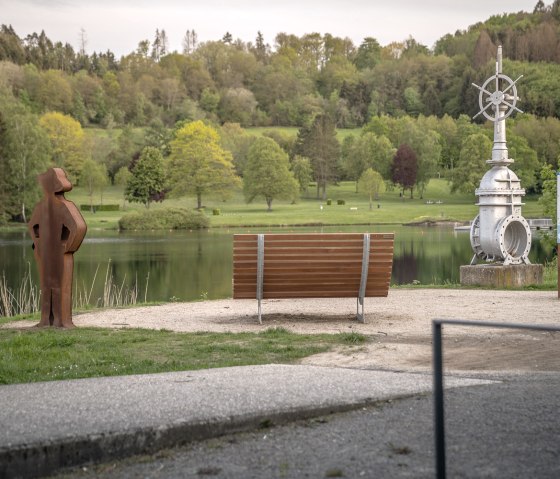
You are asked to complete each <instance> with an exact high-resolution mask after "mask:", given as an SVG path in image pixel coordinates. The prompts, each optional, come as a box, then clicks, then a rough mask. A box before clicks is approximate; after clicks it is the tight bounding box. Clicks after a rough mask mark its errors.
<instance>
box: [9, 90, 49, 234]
mask: <svg viewBox="0 0 560 479" xmlns="http://www.w3.org/2000/svg"><path fill="white" fill-rule="evenodd" d="M49 149H50V145H49V139H48V137H47V135H46V134H45V132H44V131H43V129H42V128H41V127H40V126H39V124H38V122H37V118H36V117H35V116H34V115H32V114H30V113H28V112H27V111H25V109H23V108H22V107H21V106H20V105H18V104H16V103H15V101H12V100H11V99H10V98H2V95H1V92H0V190H1V192H0V217H1V216H3V215H4V214H7V215H8V216H9V217H11V218H14V219H15V218H17V219H19V220H21V221H23V222H24V223H26V222H27V208H28V207H29V206H31V205H33V204H35V203H36V202H37V201H38V200H39V198H40V194H41V191H40V188H39V186H38V183H37V175H38V174H39V173H42V172H43V171H44V170H45V169H46V168H48V167H49V166H50V156H49V153H50V151H49Z"/></svg>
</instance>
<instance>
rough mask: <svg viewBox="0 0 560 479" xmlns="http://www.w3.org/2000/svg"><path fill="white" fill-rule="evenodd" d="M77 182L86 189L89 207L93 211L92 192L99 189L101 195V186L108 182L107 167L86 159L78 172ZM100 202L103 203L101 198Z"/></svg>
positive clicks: (103, 186)
mask: <svg viewBox="0 0 560 479" xmlns="http://www.w3.org/2000/svg"><path fill="white" fill-rule="evenodd" d="M79 184H80V186H82V187H84V188H85V189H86V191H87V194H88V196H89V207H90V210H91V211H92V212H93V194H94V193H95V192H96V191H100V192H101V195H103V188H105V187H106V186H107V185H108V184H109V178H108V177H107V168H105V166H104V165H101V164H99V163H97V162H95V161H93V160H86V161H85V162H84V165H83V167H82V171H81V172H80V183H79ZM102 198H103V197H102ZM101 203H103V199H101Z"/></svg>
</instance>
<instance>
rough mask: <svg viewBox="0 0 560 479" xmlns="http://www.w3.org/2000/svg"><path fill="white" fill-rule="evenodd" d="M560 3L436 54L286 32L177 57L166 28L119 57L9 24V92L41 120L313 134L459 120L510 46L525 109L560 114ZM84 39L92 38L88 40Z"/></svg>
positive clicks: (458, 36) (441, 43)
mask: <svg viewBox="0 0 560 479" xmlns="http://www.w3.org/2000/svg"><path fill="white" fill-rule="evenodd" d="M559 12H560V0H555V1H554V2H553V3H552V4H551V5H550V6H546V5H545V4H544V3H543V2H542V1H539V2H538V3H537V4H536V6H535V8H534V11H533V12H530V13H528V12H519V13H511V14H504V15H497V16H493V17H491V18H489V19H488V20H487V21H485V22H480V23H477V24H475V25H472V26H471V27H469V29H468V30H465V31H458V32H456V33H455V34H448V35H445V36H444V37H442V38H441V39H439V40H438V41H437V42H436V44H435V46H434V48H433V50H430V49H429V48H428V47H426V46H424V45H421V44H420V43H418V42H417V41H416V40H414V39H413V38H411V37H410V38H408V39H406V40H404V41H402V42H392V43H390V44H388V45H385V46H381V45H380V44H379V42H378V41H377V40H376V39H375V38H373V37H367V38H365V39H364V40H363V41H362V43H361V44H360V45H355V44H354V43H353V42H352V41H351V40H350V39H348V38H340V37H335V36H333V35H330V34H324V35H321V34H318V33H310V34H305V35H302V36H296V35H291V34H287V33H279V34H278V35H277V36H276V38H275V41H274V45H272V46H270V45H268V44H266V43H265V42H264V39H263V37H262V34H261V33H260V32H258V33H257V36H256V39H255V41H254V42H243V41H241V40H239V39H238V40H234V39H233V37H232V35H231V34H230V33H228V32H226V34H225V35H224V36H223V38H222V39H221V40H218V41H208V42H202V43H199V42H198V37H197V34H196V32H195V31H194V30H187V32H186V34H185V38H184V41H183V51H182V52H177V51H173V52H170V51H169V47H168V38H167V35H166V33H165V30H164V29H158V30H156V32H155V36H154V39H153V40H152V41H149V40H142V41H140V42H139V44H138V47H137V49H136V50H135V51H134V52H131V53H129V54H128V55H124V56H122V57H121V58H120V59H117V58H116V57H115V55H114V54H113V53H112V52H111V51H110V50H108V51H106V52H94V53H92V54H87V53H86V50H85V44H86V40H83V42H82V44H81V46H80V48H79V50H78V51H75V50H74V49H73V47H72V46H71V45H70V44H68V43H66V44H62V43H61V42H52V41H51V40H50V39H49V38H48V37H47V35H46V33H45V32H44V31H42V32H41V33H39V34H37V33H32V34H28V35H27V36H25V37H24V38H20V37H19V36H18V34H17V33H16V32H15V31H14V29H13V28H12V27H11V26H9V25H2V26H1V27H0V85H3V86H4V87H5V88H8V89H9V90H10V91H11V92H12V94H13V95H14V96H15V97H16V98H18V100H19V101H21V102H22V103H24V104H25V105H27V106H29V107H30V108H31V109H32V110H33V111H34V112H36V113H42V112H46V111H53V110H55V111H59V112H61V113H64V114H67V115H71V116H72V117H73V118H75V119H76V120H78V121H79V122H80V123H81V125H82V126H87V125H100V126H103V127H110V126H113V125H125V124H131V125H135V126H147V125H149V124H150V123H151V122H152V121H154V120H156V119H157V120H160V121H161V122H162V123H163V124H164V125H166V126H168V127H172V126H173V125H174V124H175V123H176V122H177V121H180V120H197V119H209V120H212V121H215V122H218V123H221V124H223V123H226V122H231V123H239V124H240V125H242V126H244V127H245V126H252V125H259V126H263V125H264V126H267V125H271V126H272V125H284V126H304V125H309V124H310V123H311V121H312V120H313V119H314V117H315V116H316V115H317V114H319V113H328V114H329V115H330V116H331V118H333V119H334V121H335V124H336V126H337V127H338V128H347V127H361V126H363V125H365V124H366V123H367V122H368V121H369V119H370V118H371V117H372V116H375V115H382V114H387V115H391V116H403V115H409V116H412V117H417V116H418V115H424V116H430V115H435V116H438V117H441V116H443V115H444V114H447V115H450V116H451V117H453V118H457V117H458V116H459V115H460V114H462V113H467V114H471V113H473V110H474V109H476V108H477V103H476V101H475V97H476V95H477V92H476V91H474V90H473V89H472V87H471V83H472V82H473V81H474V82H480V81H483V80H484V79H485V78H486V77H487V76H488V75H489V74H491V73H492V72H493V69H494V60H495V54H496V49H497V46H498V45H500V44H501V45H503V47H504V53H505V56H506V57H507V58H508V59H509V60H508V61H506V62H505V65H504V68H505V70H506V71H507V72H509V73H510V74H511V75H517V74H518V72H523V73H524V74H525V79H524V80H523V82H520V83H519V93H520V96H521V97H522V98H523V101H524V111H527V112H529V113H533V114H535V115H538V116H555V117H560V13H559ZM82 33H84V32H82Z"/></svg>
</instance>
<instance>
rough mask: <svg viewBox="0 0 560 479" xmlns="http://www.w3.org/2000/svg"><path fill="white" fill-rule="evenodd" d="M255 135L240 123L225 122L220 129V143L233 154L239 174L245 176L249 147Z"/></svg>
mask: <svg viewBox="0 0 560 479" xmlns="http://www.w3.org/2000/svg"><path fill="white" fill-rule="evenodd" d="M253 141H255V137H254V136H253V135H250V134H249V133H247V131H245V130H244V129H243V128H241V126H240V125H239V123H224V124H223V125H222V128H221V129H220V144H221V145H222V148H224V150H227V151H229V152H230V153H231V154H232V156H233V164H234V165H235V170H236V172H237V174H238V175H239V176H243V171H244V169H245V163H247V153H248V151H249V147H250V146H251V144H252V143H253Z"/></svg>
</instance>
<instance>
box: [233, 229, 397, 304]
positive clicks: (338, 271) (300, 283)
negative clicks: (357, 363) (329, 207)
mask: <svg viewBox="0 0 560 479" xmlns="http://www.w3.org/2000/svg"><path fill="white" fill-rule="evenodd" d="M369 238H370V240H369V266H368V268H367V281H366V287H365V296H366V297H373V296H387V293H388V290H389V284H390V280H391V269H392V265H393V243H394V234H393V233H370V235H369ZM257 244H258V235H256V234H237V235H234V236H233V297H234V299H243V298H245V299H254V298H256V294H257V251H258V246H257ZM363 252H364V234H362V233H298V234H273V233H271V234H265V235H264V262H263V263H264V269H263V298H322V297H333V298H344V297H357V296H358V294H359V290H360V284H361V279H362V271H363V267H362V258H363V254H364V253H363Z"/></svg>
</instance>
